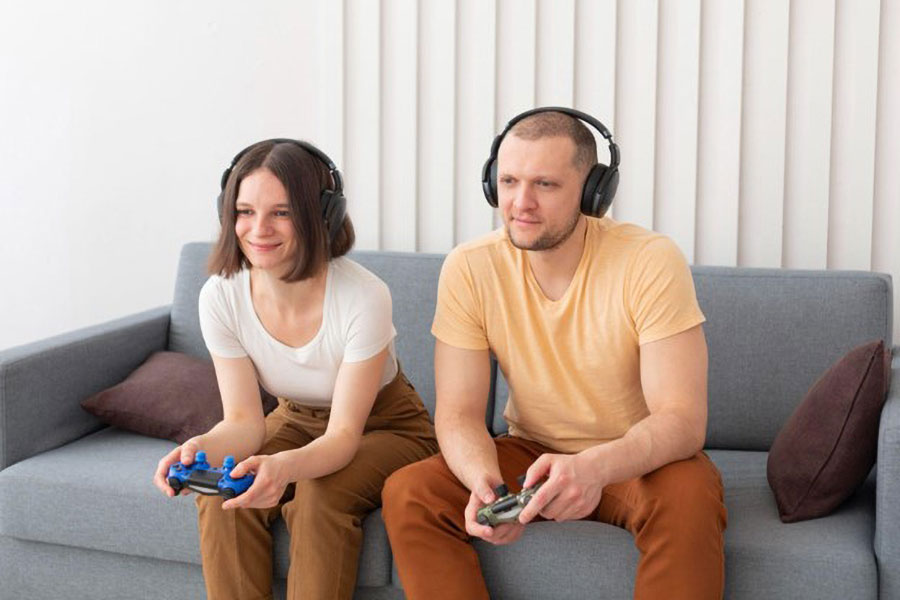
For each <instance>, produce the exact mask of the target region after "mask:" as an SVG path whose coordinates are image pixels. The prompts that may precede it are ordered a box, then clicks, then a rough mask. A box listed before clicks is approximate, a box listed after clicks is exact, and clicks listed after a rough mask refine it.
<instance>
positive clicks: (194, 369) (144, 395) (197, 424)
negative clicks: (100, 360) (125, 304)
mask: <svg viewBox="0 0 900 600" xmlns="http://www.w3.org/2000/svg"><path fill="white" fill-rule="evenodd" d="M259 392H260V395H261V396H262V403H263V413H265V414H269V413H270V412H272V411H273V410H275V407H276V406H278V400H277V399H276V398H275V397H274V396H272V395H271V394H269V393H268V392H266V391H265V390H264V389H262V387H260V389H259ZM81 406H82V407H83V408H84V409H85V410H86V411H88V412H89V413H91V414H92V415H94V416H96V417H98V418H99V419H100V420H101V421H103V422H104V423H107V424H109V425H115V426H116V427H121V428H122V429H127V430H128V431H133V432H135V433H140V434H141V435H148V436H150V437H157V438H162V439H166V440H172V441H173V442H178V443H179V444H181V443H184V442H185V441H186V440H188V439H190V438H192V437H194V436H197V435H201V434H203V433H206V432H207V431H209V430H210V429H212V427H213V425H215V424H216V423H218V422H219V421H221V420H222V397H221V396H220V395H219V384H218V382H217V381H216V370H215V368H214V367H213V364H212V363H211V362H210V361H208V360H203V359H200V358H196V357H194V356H188V355H187V354H182V353H180V352H154V353H153V354H151V355H150V358H148V359H147V360H146V361H144V363H143V364H142V365H141V366H140V367H138V368H137V369H135V370H134V371H133V372H132V373H131V374H130V375H129V376H128V377H126V378H125V380H124V381H122V382H120V383H118V384H116V385H114V386H112V387H109V388H107V389H105V390H103V391H101V392H98V393H96V394H94V395H93V396H91V397H89V398H86V399H85V400H83V401H82V402H81Z"/></svg>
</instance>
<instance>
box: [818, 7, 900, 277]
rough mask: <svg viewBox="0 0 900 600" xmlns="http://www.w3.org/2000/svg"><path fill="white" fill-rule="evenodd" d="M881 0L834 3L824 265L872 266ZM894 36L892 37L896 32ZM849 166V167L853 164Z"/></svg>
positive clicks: (843, 267) (861, 267)
mask: <svg viewBox="0 0 900 600" xmlns="http://www.w3.org/2000/svg"><path fill="white" fill-rule="evenodd" d="M878 3H879V0H838V2H837V13H836V16H835V32H834V106H833V112H832V117H831V122H832V136H831V185H830V192H831V198H830V200H829V214H828V221H829V222H828V267H829V268H832V269H868V268H870V267H871V265H872V206H873V204H872V202H869V201H865V202H860V199H861V198H866V199H868V198H869V197H870V196H871V194H872V192H873V190H874V187H875V151H874V148H875V109H876V101H877V96H878V37H879V36H878V35H873V32H877V31H878V12H879V10H878ZM895 35H896V34H895ZM851 165H852V166H851Z"/></svg>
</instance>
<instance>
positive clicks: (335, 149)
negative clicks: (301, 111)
mask: <svg viewBox="0 0 900 600" xmlns="http://www.w3.org/2000/svg"><path fill="white" fill-rule="evenodd" d="M315 7H316V25H317V27H316V31H320V32H324V31H327V32H328V35H318V36H316V55H317V58H318V60H316V67H315V68H316V71H315V73H316V82H315V83H316V85H315V86H314V87H313V89H315V93H316V109H317V113H316V114H317V115H318V118H317V119H316V121H315V123H316V128H315V130H314V131H313V132H312V137H308V135H309V134H307V133H306V132H300V133H297V134H291V135H297V136H298V137H301V138H305V139H308V141H311V142H313V143H314V144H316V145H317V146H318V147H319V148H321V149H322V151H324V152H325V154H327V155H328V156H329V157H330V158H331V160H333V161H334V162H335V164H336V165H337V167H338V169H339V170H341V171H342V172H343V171H344V4H343V2H317V3H316V4H315ZM345 175H346V173H345Z"/></svg>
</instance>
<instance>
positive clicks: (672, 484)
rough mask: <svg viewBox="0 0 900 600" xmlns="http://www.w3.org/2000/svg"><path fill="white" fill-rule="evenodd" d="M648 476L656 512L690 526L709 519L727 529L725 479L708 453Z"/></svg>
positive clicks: (663, 468)
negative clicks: (722, 478)
mask: <svg viewBox="0 0 900 600" xmlns="http://www.w3.org/2000/svg"><path fill="white" fill-rule="evenodd" d="M649 477H650V482H649V483H650V485H651V486H652V487H653V494H652V495H653V496H655V501H654V504H655V506H656V512H657V516H661V515H665V517H666V518H667V520H669V521H671V522H672V524H673V525H677V524H681V525H683V526H684V527H687V528H692V527H696V526H697V524H698V523H700V522H704V521H710V522H713V523H717V524H718V525H719V526H720V527H721V528H722V529H724V527H725V519H726V511H725V502H724V497H723V488H722V480H721V477H720V475H719V472H718V470H717V469H716V467H715V465H713V464H712V462H711V461H710V460H709V459H708V458H707V457H706V456H705V455H702V454H698V455H696V456H694V457H693V458H690V459H688V460H683V461H678V462H675V463H672V464H669V465H666V466H665V467H662V468H661V469H659V470H658V471H657V472H655V473H653V474H651V475H650V476H649Z"/></svg>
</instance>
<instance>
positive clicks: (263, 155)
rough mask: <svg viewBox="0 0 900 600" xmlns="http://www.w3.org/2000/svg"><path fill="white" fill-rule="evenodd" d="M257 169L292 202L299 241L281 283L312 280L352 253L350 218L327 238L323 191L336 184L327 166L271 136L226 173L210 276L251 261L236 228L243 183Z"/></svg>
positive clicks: (235, 269)
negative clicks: (274, 180) (267, 174)
mask: <svg viewBox="0 0 900 600" xmlns="http://www.w3.org/2000/svg"><path fill="white" fill-rule="evenodd" d="M257 169H268V170H269V171H271V172H272V174H273V175H275V177H277V178H278V180H279V181H280V182H281V185H283V186H284V189H285V190H286V191H287V194H288V199H289V200H288V201H289V202H290V205H291V221H292V222H293V225H294V232H295V233H296V235H297V241H298V244H297V250H296V252H295V254H294V265H293V268H291V270H290V271H288V272H287V273H286V274H285V275H284V276H283V277H282V280H283V281H287V282H292V281H302V280H304V279H308V278H310V277H312V276H314V275H315V274H316V273H318V272H319V270H320V269H321V268H322V266H323V265H324V264H325V263H327V262H328V261H329V260H331V259H332V258H337V257H338V256H343V255H345V254H347V252H349V251H350V249H351V248H352V247H353V243H354V242H355V241H356V234H355V233H354V231H353V223H351V222H350V217H348V216H345V217H344V220H343V223H342V224H341V226H340V228H339V230H338V233H337V235H336V236H335V237H334V240H329V236H328V226H327V224H326V222H325V219H324V217H323V214H322V201H321V197H322V191H323V190H326V189H330V188H331V185H332V184H333V182H332V181H331V176H330V174H329V171H328V168H327V167H326V166H325V164H324V163H323V162H322V161H321V160H319V159H318V158H316V157H315V156H313V155H312V154H310V153H309V152H307V151H306V150H305V149H304V148H303V147H302V146H301V145H300V144H296V143H291V142H276V141H272V140H268V141H264V142H258V143H256V144H254V145H253V146H250V147H249V148H248V149H247V150H246V151H245V152H244V154H243V156H241V158H240V160H238V162H237V164H236V165H235V166H234V168H233V169H232V170H231V173H230V174H229V175H228V181H227V183H226V184H225V189H224V190H223V191H222V207H221V208H222V213H221V223H222V229H221V231H220V233H219V239H218V241H217V242H216V245H215V247H214V248H213V252H212V255H211V256H210V258H209V265H208V269H209V272H210V274H213V275H222V276H223V277H231V276H232V275H234V274H235V273H237V272H238V271H240V270H241V269H243V268H245V267H248V266H249V264H250V263H249V261H248V260H247V257H246V256H244V253H243V252H242V251H241V246H240V244H239V243H238V239H237V235H236V234H235V232H234V225H235V219H236V215H237V212H236V210H235V203H236V202H237V196H238V191H239V190H240V186H241V181H243V179H244V177H246V176H247V175H249V174H250V173H252V172H253V171H255V170H257Z"/></svg>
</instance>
